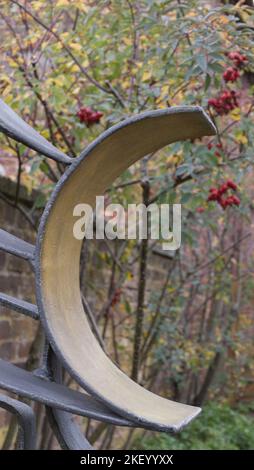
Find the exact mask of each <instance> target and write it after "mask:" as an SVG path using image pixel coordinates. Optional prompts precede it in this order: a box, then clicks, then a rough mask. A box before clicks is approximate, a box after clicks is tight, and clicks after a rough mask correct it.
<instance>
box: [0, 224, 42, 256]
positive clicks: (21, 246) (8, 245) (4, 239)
mask: <svg viewBox="0 0 254 470" xmlns="http://www.w3.org/2000/svg"><path fill="white" fill-rule="evenodd" d="M0 250H3V251H6V252H7V253H11V254H13V255H16V256H19V257H20V258H24V259H26V260H28V261H31V262H33V260H34V254H35V247H34V246H33V245H32V244H31V243H28V242H25V241H24V240H21V239H20V238H18V237H15V235H11V234H10V233H8V232H6V231H5V230H2V229H0Z"/></svg>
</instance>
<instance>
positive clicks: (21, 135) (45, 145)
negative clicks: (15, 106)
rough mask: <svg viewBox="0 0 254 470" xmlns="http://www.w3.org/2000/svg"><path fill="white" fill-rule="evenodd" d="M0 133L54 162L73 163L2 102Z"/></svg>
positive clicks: (0, 104)
mask: <svg viewBox="0 0 254 470" xmlns="http://www.w3.org/2000/svg"><path fill="white" fill-rule="evenodd" d="M0 131H1V132H3V133H4V134H6V135H8V136H9V137H11V138H12V139H14V140H16V141H17V142H21V143H23V144H25V145H27V147H30V148H31V149H33V150H36V151H37V152H38V153H41V154H42V155H45V156H47V157H49V158H51V159H52V160H55V161H57V162H60V163H65V164H68V165H69V164H70V163H72V159H71V158H70V157H67V156H66V155H65V154H64V153H63V152H61V150H58V149H57V148H56V147H54V145H52V144H51V143H50V142H48V141H47V140H46V139H45V138H44V137H42V135H40V134H39V133H38V132H37V131H35V130H34V129H33V128H32V127H31V126H29V125H28V124H27V123H26V122H25V121H23V119H21V118H20V117H19V116H18V115H17V114H16V113H15V112H14V111H13V110H12V109H11V108H10V107H9V106H8V105H7V104H6V103H4V101H2V100H0Z"/></svg>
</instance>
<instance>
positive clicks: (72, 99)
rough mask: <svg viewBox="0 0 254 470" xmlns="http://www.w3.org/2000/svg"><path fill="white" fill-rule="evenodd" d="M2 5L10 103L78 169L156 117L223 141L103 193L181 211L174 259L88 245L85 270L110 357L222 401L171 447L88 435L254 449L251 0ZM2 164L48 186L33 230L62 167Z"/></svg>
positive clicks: (194, 396) (139, 168) (202, 399)
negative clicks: (202, 117)
mask: <svg viewBox="0 0 254 470" xmlns="http://www.w3.org/2000/svg"><path fill="white" fill-rule="evenodd" d="M0 5H1V10H0V27H1V35H2V41H1V59H2V60H1V63H0V90H1V96H2V99H3V100H4V101H5V102H6V103H7V104H9V105H10V106H11V107H12V108H13V109H14V110H15V111H16V112H17V113H19V114H20V115H21V116H22V117H23V118H24V119H25V120H26V121H27V122H29V123H30V124H31V125H32V126H33V127H35V128H36V129H37V130H39V131H40V132H41V134H42V135H43V136H44V137H46V138H47V139H49V140H50V141H51V142H52V143H54V145H56V146H57V147H59V148H61V149H62V150H63V151H65V152H66V153H67V154H68V155H70V156H72V157H73V158H75V157H76V156H78V155H79V154H80V153H81V151H82V150H83V149H84V148H85V147H86V146H87V145H88V144H89V143H90V142H91V141H93V140H94V139H95V138H96V137H97V136H98V135H99V134H100V133H101V132H103V131H104V130H105V129H107V128H109V127H110V126H112V125H113V124H115V123H117V122H119V121H120V120H122V119H125V118H126V117H127V116H130V115H132V114H135V113H140V112H142V111H145V110H148V109H160V108H165V107H169V106H176V105H183V104H184V105H200V106H202V107H204V109H206V111H207V112H208V113H209V114H210V116H211V118H212V119H213V121H214V123H215V125H216V127H217V129H218V135H217V136H216V137H213V138H209V139H208V138H206V139H202V141H200V140H196V141H194V142H189V141H186V142H182V143H177V144H174V145H171V146H170V147H167V148H165V149H163V150H162V151H160V152H158V153H157V154H156V155H153V156H147V157H146V158H145V159H144V160H143V161H142V162H141V163H137V164H135V165H134V166H132V167H131V168H130V169H129V170H128V171H126V172H125V173H124V174H123V175H122V176H121V178H120V179H119V180H118V181H117V182H116V183H115V185H114V186H113V187H112V188H110V190H109V191H108V192H107V200H108V202H115V201H117V202H120V203H122V204H124V205H126V204H128V203H130V202H131V203H133V202H144V203H145V204H146V205H147V204H149V203H151V202H157V203H165V202H169V203H173V202H178V203H181V204H182V225H183V232H182V236H183V240H182V247H181V249H180V250H179V251H178V252H176V253H175V254H174V255H172V253H162V250H161V246H160V243H159V242H158V243H157V244H156V245H155V244H154V243H151V242H146V241H142V242H141V243H138V242H136V241H129V242H122V241H116V242H114V243H113V244H112V243H111V244H109V243H108V242H105V244H104V245H105V246H103V247H102V245H101V243H99V244H98V243H96V242H91V243H90V242H89V243H85V244H84V250H83V251H84V253H83V257H82V260H81V287H82V292H83V295H84V297H85V298H86V299H88V302H89V312H90V315H92V317H93V319H95V320H96V321H97V325H98V326H97V332H96V334H97V336H98V337H99V339H100V341H101V343H103V344H104V345H105V348H106V350H107V351H108V353H109V354H110V355H111V357H112V358H113V359H114V361H115V362H116V363H117V364H118V365H119V366H120V367H121V368H122V369H124V370H125V371H126V372H127V373H129V374H130V375H131V376H132V378H133V379H134V380H137V381H139V382H140V383H141V384H142V385H144V386H146V387H147V388H150V389H151V390H154V391H156V392H157V393H160V394H161V395H163V396H166V397H169V398H172V399H175V400H180V401H183V402H187V403H193V404H199V405H203V404H204V403H206V402H211V401H212V402H213V403H214V404H209V405H205V411H204V414H203V415H201V417H200V418H198V419H197V420H196V422H195V423H193V424H192V425H191V426H190V427H189V429H187V430H186V431H184V432H183V433H182V434H181V435H180V436H178V437H176V438H174V437H170V436H163V435H161V436H159V437H157V435H155V433H147V432H146V433H145V435H142V433H141V432H140V431H138V433H137V432H134V433H133V432H132V431H131V432H130V431H121V432H120V431H117V430H114V429H111V428H109V427H108V428H107V429H105V427H104V428H98V425H96V424H95V423H86V433H87V435H88V437H89V438H90V440H96V439H97V442H99V445H101V446H102V447H108V448H109V447H113V448H114V446H119V445H120V444H119V443H121V442H122V443H123V445H124V446H125V447H128V446H129V447H131V446H134V445H136V446H138V447H137V448H163V449H167V448H221V449H224V448H230V449H231V448H232V449H233V448H250V446H252V447H253V439H254V437H253V430H252V431H251V423H252V422H253V418H252V416H251V415H252V412H251V408H250V403H251V401H252V399H253V391H254V380H253V352H254V351H253V340H252V336H253V235H252V228H253V202H252V195H253V161H254V158H253V140H254V125H253V105H254V101H253V89H254V88H253V87H254V63H253V50H254V42H253V30H254V22H253V19H254V9H253V5H252V2H243V1H241V2H219V1H212V0H211V1H196V0H190V1H184V0H178V1H174V0H173V1H166V0H156V1H151V0H141V1H135V0H117V1H106V0H103V1H100V0H99V1H92V0H91V1H89V0H88V1H83V0H49V1H47V2H44V1H40V0H34V1H29V2H28V1H26V0H23V1H22V0H20V1H14V0H10V1H8V2H6V1H0ZM225 93H226V94H225ZM96 113H97V114H96ZM91 116H93V117H91ZM1 157H2V158H1V164H2V165H3V167H5V166H6V168H7V163H5V162H8V161H9V159H10V158H11V159H14V160H15V162H16V164H15V165H16V166H15V171H13V170H12V172H11V173H9V176H10V177H11V178H12V179H15V180H16V181H17V188H19V185H20V184H23V185H25V186H27V188H28V189H29V190H32V189H33V188H38V187H39V188H40V195H39V197H38V198H37V199H36V200H35V203H34V208H33V210H32V211H31V213H30V214H29V217H30V219H31V218H32V219H33V224H34V226H36V225H37V219H36V213H37V212H36V211H38V209H39V210H40V209H42V208H43V207H44V205H45V202H46V200H47V198H48V197H49V194H50V192H51V190H52V188H53V187H54V185H55V183H56V181H57V180H58V179H59V178H60V177H61V175H62V173H63V168H62V167H61V165H59V164H55V163H54V162H53V163H52V162H48V161H47V159H46V158H43V157H42V156H38V155H37V154H35V153H34V152H33V151H30V150H29V151H28V150H27V149H26V148H25V147H23V146H22V145H16V144H14V143H13V142H12V141H11V140H10V139H6V138H4V137H3V136H1ZM109 164H110V162H109ZM228 181H231V186H230V184H229V183H228ZM232 182H233V186H232ZM228 184H229V186H227V185H228ZM223 185H224V190H221V187H222V186H223ZM225 185H226V189H225ZM209 190H210V191H209ZM215 191H217V193H215ZM218 191H219V192H218ZM220 191H221V192H220ZM223 191H224V192H223ZM0 193H1V188H0ZM211 194H215V197H211ZM228 197H229V198H230V197H231V199H228ZM232 197H235V198H237V199H232ZM225 198H227V200H228V201H229V202H228V203H226V204H225ZM223 201H224V202H223ZM230 201H231V202H230ZM233 201H235V202H233ZM17 204H21V203H19V202H18V189H17ZM158 264H159V265H160V268H162V270H163V272H160V275H159V274H158V270H157V267H158ZM94 266H96V267H97V270H98V269H100V268H101V269H103V270H104V279H103V282H102V280H100V276H98V275H97V274H95V273H94V272H93V270H94ZM105 270H106V272H105ZM97 272H98V271H97ZM241 402H244V403H247V404H248V405H246V406H245V407H244V408H241V409H240V411H239V410H238V407H239V403H241ZM215 403H216V404H215ZM234 407H236V409H235V410H234ZM96 426H97V427H96ZM93 438H94V439H93Z"/></svg>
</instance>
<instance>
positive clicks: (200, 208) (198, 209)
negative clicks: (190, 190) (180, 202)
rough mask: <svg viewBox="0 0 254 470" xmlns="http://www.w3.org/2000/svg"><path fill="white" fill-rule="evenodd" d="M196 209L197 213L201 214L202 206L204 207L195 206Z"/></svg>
mask: <svg viewBox="0 0 254 470" xmlns="http://www.w3.org/2000/svg"><path fill="white" fill-rule="evenodd" d="M196 211H197V212H198V213H199V214H202V212H204V211H205V208H204V207H197V209H196Z"/></svg>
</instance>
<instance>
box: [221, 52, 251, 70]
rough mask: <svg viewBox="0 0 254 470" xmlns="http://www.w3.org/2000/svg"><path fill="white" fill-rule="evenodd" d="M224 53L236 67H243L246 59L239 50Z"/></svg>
mask: <svg viewBox="0 0 254 470" xmlns="http://www.w3.org/2000/svg"><path fill="white" fill-rule="evenodd" d="M226 55H227V56H228V58H229V59H230V60H232V61H233V62H234V65H235V67H237V68H238V69H240V68H241V67H244V65H246V63H247V61H248V60H247V57H246V55H243V54H240V52H228V53H227V54H226Z"/></svg>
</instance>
